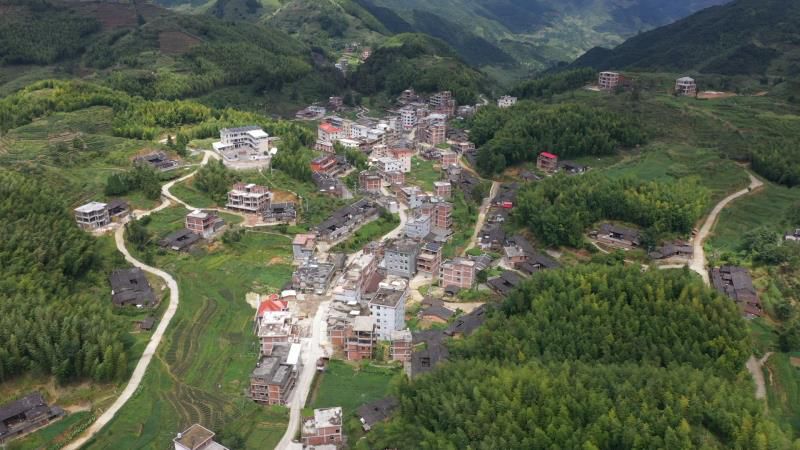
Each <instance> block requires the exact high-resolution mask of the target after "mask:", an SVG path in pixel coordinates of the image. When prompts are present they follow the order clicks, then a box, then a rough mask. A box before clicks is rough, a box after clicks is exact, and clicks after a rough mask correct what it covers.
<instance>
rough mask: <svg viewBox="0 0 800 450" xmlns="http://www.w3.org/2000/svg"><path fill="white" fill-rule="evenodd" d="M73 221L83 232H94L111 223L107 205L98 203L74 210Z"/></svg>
mask: <svg viewBox="0 0 800 450" xmlns="http://www.w3.org/2000/svg"><path fill="white" fill-rule="evenodd" d="M75 221H76V222H78V226H79V227H81V228H83V229H84V230H94V229H96V228H100V227H104V226H106V225H108V224H109V223H111V216H110V215H109V214H108V205H106V204H105V203H100V202H91V203H87V204H85V205H83V206H79V207H77V208H75Z"/></svg>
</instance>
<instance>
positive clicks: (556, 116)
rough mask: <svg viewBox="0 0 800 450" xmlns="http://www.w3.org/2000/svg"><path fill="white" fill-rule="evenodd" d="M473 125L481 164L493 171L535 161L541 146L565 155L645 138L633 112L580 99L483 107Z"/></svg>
mask: <svg viewBox="0 0 800 450" xmlns="http://www.w3.org/2000/svg"><path fill="white" fill-rule="evenodd" d="M470 131H471V133H470V138H471V139H472V140H473V141H474V142H475V145H476V146H478V147H479V150H478V160H477V165H478V169H479V170H480V171H481V172H483V173H486V174H490V175H491V174H495V173H500V172H502V171H503V170H505V168H506V167H508V166H512V165H514V164H518V163H521V162H526V161H535V160H536V158H537V156H538V155H539V153H540V152H542V151H549V152H552V153H556V154H558V155H559V157H560V158H562V159H567V158H573V157H577V156H587V155H592V156H601V155H610V154H612V153H614V152H615V151H616V150H617V148H618V147H620V146H622V147H633V146H635V145H638V144H642V143H643V142H644V140H645V136H644V132H643V130H642V129H641V127H640V126H639V125H638V124H637V122H636V121H635V120H634V119H633V118H630V117H626V116H625V115H619V114H614V113H611V112H608V111H605V110H601V109H594V108H589V107H586V106H583V105H578V104H560V105H540V104H536V103H532V102H520V103H517V105H515V106H513V107H511V108H507V109H500V108H497V107H486V108H481V110H480V111H479V112H478V114H477V115H476V116H475V117H474V118H473V119H472V121H471V128H470Z"/></svg>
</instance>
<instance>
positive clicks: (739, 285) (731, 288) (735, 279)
mask: <svg viewBox="0 0 800 450" xmlns="http://www.w3.org/2000/svg"><path fill="white" fill-rule="evenodd" d="M709 276H710V278H711V285H712V286H714V288H715V289H716V290H717V291H719V292H721V293H722V294H725V295H726V296H728V297H729V298H730V299H731V300H733V301H734V302H736V305H737V306H739V309H740V310H741V311H742V314H743V315H744V316H745V317H748V318H754V317H761V316H762V315H763V314H764V308H763V306H762V305H761V299H760V298H759V296H758V292H756V289H755V287H754V286H753V278H752V277H751V276H750V272H749V271H748V270H747V269H745V268H743V267H736V266H722V267H714V268H711V269H710V270H709Z"/></svg>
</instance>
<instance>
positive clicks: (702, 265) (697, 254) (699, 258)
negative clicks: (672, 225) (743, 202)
mask: <svg viewBox="0 0 800 450" xmlns="http://www.w3.org/2000/svg"><path fill="white" fill-rule="evenodd" d="M748 175H749V176H750V186H748V187H747V189H742V190H741V191H738V192H734V193H733V194H731V195H729V196H727V197H725V198H724V199H722V201H720V202H719V203H717V205H716V206H715V207H714V209H712V210H711V213H710V214H709V215H708V217H707V218H706V221H705V223H703V226H702V227H701V228H700V231H699V232H698V233H697V236H695V237H694V243H693V244H692V245H693V246H694V255H693V257H692V262H691V264H690V265H689V268H691V269H692V270H694V271H695V272H697V273H698V274H700V276H701V277H703V281H704V282H705V283H706V284H710V280H709V278H708V269H707V268H706V253H705V249H704V248H703V244H704V243H705V241H706V238H708V235H709V234H710V233H711V230H712V229H713V228H714V225H715V224H716V223H717V218H718V217H719V213H720V212H722V210H723V209H725V207H726V206H728V204H729V203H730V202H732V201H734V200H736V199H737V198H739V197H741V196H743V195H747V194H749V193H750V192H752V191H754V190H756V189H758V188H760V187H761V186H763V185H764V183H762V182H761V180H759V179H758V178H756V177H754V176H753V175H752V174H750V173H749V172H748Z"/></svg>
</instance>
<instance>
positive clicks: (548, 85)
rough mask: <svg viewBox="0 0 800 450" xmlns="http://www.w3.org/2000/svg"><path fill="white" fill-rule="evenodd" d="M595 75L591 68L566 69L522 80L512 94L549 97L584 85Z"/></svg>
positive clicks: (527, 97) (529, 97)
mask: <svg viewBox="0 0 800 450" xmlns="http://www.w3.org/2000/svg"><path fill="white" fill-rule="evenodd" d="M596 76H597V72H596V71H595V70H594V69H591V68H588V67H586V68H581V69H572V70H566V71H564V72H559V73H556V74H552V75H546V76H544V77H541V78H536V79H533V80H527V81H523V82H522V83H520V84H519V85H517V86H516V87H515V88H514V89H513V91H512V93H513V95H515V96H517V97H519V98H524V99H535V98H549V97H552V96H553V95H556V94H561V93H563V92H567V91H571V90H573V89H577V88H579V87H582V86H584V85H586V83H587V82H589V81H592V80H594V79H595V77H596Z"/></svg>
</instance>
